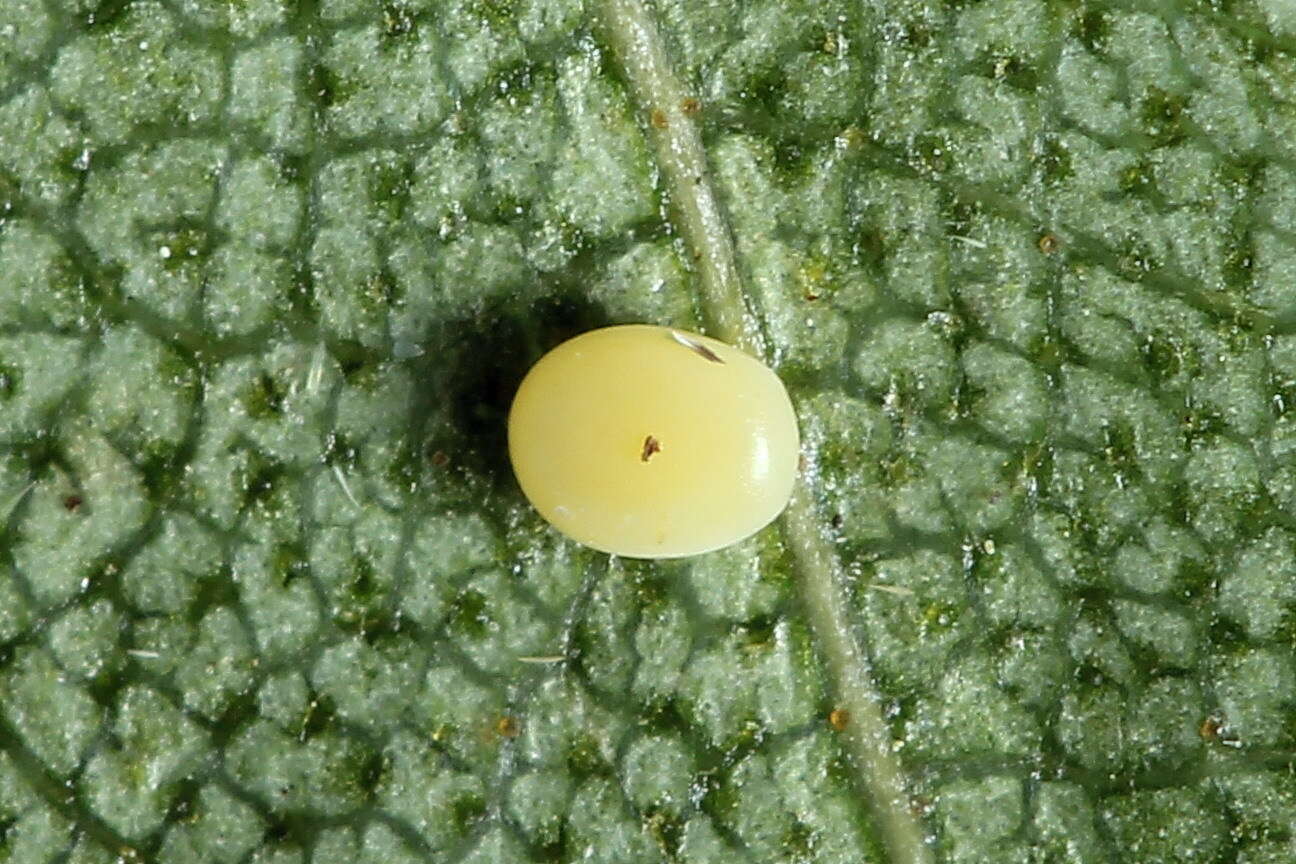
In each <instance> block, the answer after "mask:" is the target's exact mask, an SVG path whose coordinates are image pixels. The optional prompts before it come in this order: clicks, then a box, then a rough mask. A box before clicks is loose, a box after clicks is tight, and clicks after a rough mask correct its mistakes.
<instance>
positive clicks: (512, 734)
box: [495, 714, 522, 738]
mask: <svg viewBox="0 0 1296 864" xmlns="http://www.w3.org/2000/svg"><path fill="white" fill-rule="evenodd" d="M495 731H496V732H497V733H498V734H499V736H500V737H501V738H516V737H517V736H518V735H520V734H521V733H522V724H520V723H518V721H517V718H515V717H510V716H509V715H507V714H505V715H503V716H502V717H500V718H499V719H498V720H496V721H495Z"/></svg>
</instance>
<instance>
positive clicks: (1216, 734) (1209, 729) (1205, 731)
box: [1197, 714, 1224, 744]
mask: <svg viewBox="0 0 1296 864" xmlns="http://www.w3.org/2000/svg"><path fill="white" fill-rule="evenodd" d="M1223 728H1224V720H1223V719H1222V718H1221V717H1220V716H1219V715H1218V714H1208V715H1207V716H1206V719H1205V720H1203V721H1202V722H1201V725H1200V726H1198V727H1197V734H1198V735H1200V736H1201V739H1202V740H1203V741H1205V742H1207V743H1208V744H1209V743H1212V742H1215V741H1218V740H1219V738H1220V730H1222V729H1223Z"/></svg>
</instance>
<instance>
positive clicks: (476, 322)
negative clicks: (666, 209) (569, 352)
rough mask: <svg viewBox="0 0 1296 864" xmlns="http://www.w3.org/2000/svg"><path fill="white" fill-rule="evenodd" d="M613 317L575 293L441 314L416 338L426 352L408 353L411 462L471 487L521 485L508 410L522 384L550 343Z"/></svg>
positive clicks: (487, 489)
mask: <svg viewBox="0 0 1296 864" xmlns="http://www.w3.org/2000/svg"><path fill="white" fill-rule="evenodd" d="M613 323H616V322H614V321H612V320H611V318H610V317H609V316H608V313H607V310H606V309H605V308H604V307H603V306H602V305H600V304H597V303H593V302H591V301H590V300H589V299H588V298H587V297H583V296H579V295H578V294H575V293H569V294H557V295H551V296H547V297H543V298H541V299H539V300H537V301H536V302H535V303H533V304H531V305H530V306H527V307H522V308H518V307H516V306H509V305H505V304H495V305H492V306H488V307H486V308H485V309H483V310H482V311H481V312H479V313H478V314H475V315H473V316H471V317H468V318H462V319H457V320H448V321H442V322H438V323H437V324H436V325H435V327H433V328H431V329H430V331H429V333H428V336H427V338H426V339H425V340H424V341H423V343H422V344H420V345H419V347H420V348H421V349H422V353H421V354H420V355H419V356H418V357H414V358H410V359H409V360H407V361H405V362H407V363H408V364H409V368H410V369H411V370H412V371H413V373H414V380H415V391H414V398H413V402H412V404H411V406H410V418H409V436H410V437H409V440H410V442H411V443H412V444H414V445H415V450H414V452H415V453H416V454H417V455H416V456H415V459H416V461H417V463H418V464H417V465H411V466H408V468H409V469H412V470H413V471H415V472H416V473H417V474H419V475H422V476H424V477H429V476H430V477H432V478H438V479H440V480H447V479H451V478H456V477H457V478H459V479H461V480H463V481H465V482H466V483H467V486H468V488H467V489H466V490H465V491H468V492H469V494H473V493H474V492H476V493H486V492H490V491H496V490H499V489H509V488H516V487H515V481H514V479H513V469H512V466H511V465H510V464H509V457H508V413H509V406H510V405H511V404H512V402H513V395H514V394H515V393H516V392H517V388H518V385H519V384H521V383H522V379H523V377H524V376H525V375H526V373H527V371H528V370H529V369H530V368H531V367H532V366H533V365H534V364H535V362H536V361H537V360H539V359H540V357H541V356H543V355H544V354H545V353H546V352H548V351H549V350H550V349H552V348H554V347H555V346H557V345H559V344H560V343H562V342H565V341H566V340H568V339H570V338H572V337H573V336H576V335H578V334H580V333H583V332H585V331H586V330H593V329H595V328H598V327H606V326H609V325H611V324H613ZM438 485H441V484H440V483H438ZM474 503H477V504H480V503H481V502H480V500H478V501H476V502H474Z"/></svg>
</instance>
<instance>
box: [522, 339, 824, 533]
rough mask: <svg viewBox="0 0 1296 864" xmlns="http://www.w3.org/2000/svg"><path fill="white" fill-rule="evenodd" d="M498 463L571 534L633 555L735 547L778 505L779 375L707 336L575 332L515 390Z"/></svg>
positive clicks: (786, 434)
mask: <svg viewBox="0 0 1296 864" xmlns="http://www.w3.org/2000/svg"><path fill="white" fill-rule="evenodd" d="M508 440H509V458H510V459H511V460H512V463H513V470H514V472H515V473H516V475H517V479H518V483H519V484H520V485H521V487H522V491H523V492H524V493H525V494H526V496H527V498H528V499H529V500H530V501H531V503H532V504H533V505H534V506H535V508H536V510H538V511H539V512H540V515H541V516H543V517H544V518H545V519H546V520H547V521H549V522H550V523H551V524H552V525H553V526H554V527H555V528H557V529H558V530H559V531H561V532H563V533H564V534H566V535H567V536H569V537H571V538H572V539H574V540H576V541H578V542H580V543H583V544H585V545H587V546H592V547H593V548H595V549H599V550H601V551H604V552H609V553H612V554H615V555H623V556H627V557H633V558H676V557H682V556H686V555H697V554H700V553H703V552H709V551H711V550H714V549H719V548H721V547H723V546H728V545H730V544H732V543H736V542H738V541H739V540H742V539H743V538H745V537H748V536H750V535H751V534H753V533H755V532H756V531H758V530H760V529H761V528H763V527H764V526H765V525H767V524H769V523H770V522H771V521H772V520H773V519H774V518H775V517H776V516H778V514H779V513H780V512H781V511H782V510H783V508H784V507H785V506H786V505H787V502H788V499H789V497H790V496H791V493H792V486H793V483H794V481H795V479H796V472H797V463H798V459H799V453H800V439H799V436H798V433H797V423H796V415H795V413H794V412H793V410H792V403H791V400H790V399H789V398H788V394H787V390H786V389H785V388H784V387H783V383H782V382H781V381H780V380H779V378H778V376H777V375H775V374H774V372H773V371H771V370H770V369H769V368H768V367H767V366H765V365H764V364H763V363H761V362H760V361H759V360H757V359H755V358H754V357H752V356H750V355H748V354H746V353H744V352H742V351H740V350H739V349H737V348H734V347H733V346H731V345H727V344H725V343H723V342H720V341H718V340H715V339H711V338H708V337H706V336H701V335H698V334H696V333H690V332H688V331H684V330H678V329H674V328H669V327H656V326H650V325H642V324H632V325H622V326H616V327H605V328H603V329H600V330H592V331H590V332H588V333H583V334H581V335H580V336H577V337H575V338H574V339H571V340H568V341H567V342H564V343H562V344H561V345H559V346H558V347H557V348H554V349H553V350H552V351H550V352H549V353H548V354H546V355H544V357H542V358H541V359H540V361H539V362H538V363H536V365H535V366H534V367H532V369H531V371H530V372H528V373H527V376H526V378H525V379H524V380H523V381H522V384H521V386H520V387H519V388H518V392H517V395H516V396H515V397H514V400H513V405H512V408H511V409H510V411H509V420H508Z"/></svg>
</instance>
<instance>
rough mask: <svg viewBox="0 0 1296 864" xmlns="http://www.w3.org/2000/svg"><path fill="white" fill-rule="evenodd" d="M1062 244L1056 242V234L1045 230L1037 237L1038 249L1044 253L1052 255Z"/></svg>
mask: <svg viewBox="0 0 1296 864" xmlns="http://www.w3.org/2000/svg"><path fill="white" fill-rule="evenodd" d="M1061 245H1062V244H1061V243H1060V242H1058V238H1057V235H1055V234H1051V233H1049V232H1045V233H1044V234H1042V235H1041V236H1040V238H1039V250H1040V251H1041V252H1043V253H1044V254H1045V255H1052V254H1053V253H1054V252H1056V251H1057V250H1058V247H1059V246H1061Z"/></svg>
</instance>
